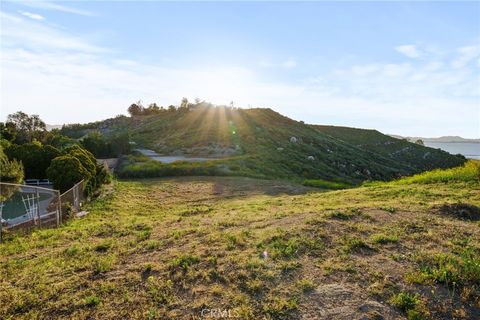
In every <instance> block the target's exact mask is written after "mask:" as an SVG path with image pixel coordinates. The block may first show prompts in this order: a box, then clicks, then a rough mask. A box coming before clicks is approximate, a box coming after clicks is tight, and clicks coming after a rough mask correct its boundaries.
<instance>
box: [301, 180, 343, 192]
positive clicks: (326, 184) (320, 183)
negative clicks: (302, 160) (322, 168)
mask: <svg viewBox="0 0 480 320" xmlns="http://www.w3.org/2000/svg"><path fill="white" fill-rule="evenodd" d="M303 185H304V186H307V187H315V188H323V189H332V190H339V189H347V188H350V187H351V185H349V184H347V183H344V182H334V181H326V180H321V179H306V180H305V181H303Z"/></svg>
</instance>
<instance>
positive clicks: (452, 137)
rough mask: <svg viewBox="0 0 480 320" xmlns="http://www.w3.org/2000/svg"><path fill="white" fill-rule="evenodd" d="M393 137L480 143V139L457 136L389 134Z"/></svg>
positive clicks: (427, 140) (426, 140)
mask: <svg viewBox="0 0 480 320" xmlns="http://www.w3.org/2000/svg"><path fill="white" fill-rule="evenodd" d="M390 136H391V137H393V138H397V139H407V140H409V141H417V140H422V141H424V142H473V143H480V139H466V138H462V137H459V136H443V137H438V138H423V137H402V136H399V135H394V134H391V135H390Z"/></svg>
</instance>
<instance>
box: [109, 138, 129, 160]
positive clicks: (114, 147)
mask: <svg viewBox="0 0 480 320" xmlns="http://www.w3.org/2000/svg"><path fill="white" fill-rule="evenodd" d="M110 145H111V154H112V155H113V156H114V157H118V156H120V155H121V154H127V153H130V151H131V145H130V134H129V133H128V132H124V133H119V134H117V135H115V136H113V137H112V138H111V139H110Z"/></svg>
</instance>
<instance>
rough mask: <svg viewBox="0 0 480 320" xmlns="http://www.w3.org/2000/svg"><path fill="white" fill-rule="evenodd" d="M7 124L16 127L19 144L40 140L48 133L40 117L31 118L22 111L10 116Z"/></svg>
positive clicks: (33, 116)
mask: <svg viewBox="0 0 480 320" xmlns="http://www.w3.org/2000/svg"><path fill="white" fill-rule="evenodd" d="M7 123H10V125H11V126H14V127H15V130H16V132H17V139H16V141H17V142H19V143H23V142H32V141H33V139H39V140H40V139H41V138H42V137H43V135H44V134H45V133H46V131H47V126H46V125H45V122H43V121H42V120H41V119H40V117H39V116H38V115H36V114H34V115H31V116H29V115H28V114H26V113H25V112H22V111H18V112H16V113H12V114H9V115H8V117H7Z"/></svg>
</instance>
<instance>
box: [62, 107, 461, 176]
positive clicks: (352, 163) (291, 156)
mask: <svg viewBox="0 0 480 320" xmlns="http://www.w3.org/2000/svg"><path fill="white" fill-rule="evenodd" d="M69 130H70V131H69ZM88 130H100V131H102V132H103V133H105V134H110V133H112V132H115V131H118V130H128V131H129V132H130V134H131V137H132V140H133V141H134V142H136V143H137V145H138V146H143V147H147V148H150V149H153V150H155V151H157V152H158V153H161V154H183V155H196V156H210V157H220V158H222V160H217V161H210V162H206V163H202V164H198V163H197V164H195V165H194V166H193V169H192V168H190V167H188V166H187V165H185V164H183V165H181V164H173V165H170V166H169V168H168V170H167V169H166V166H167V165H164V166H163V167H162V168H159V166H158V165H153V164H149V165H148V166H146V167H144V168H149V169H148V170H150V171H149V172H147V173H145V172H144V173H142V176H145V175H147V176H149V175H154V176H155V175H164V174H167V173H166V172H168V174H169V175H170V174H188V173H189V172H191V173H193V174H198V173H203V174H223V175H248V176H256V177H266V178H270V177H275V178H282V179H294V180H302V179H325V180H329V181H341V182H348V183H359V182H361V181H363V180H387V179H392V178H396V177H399V176H404V175H411V174H413V173H417V172H420V171H424V170H428V169H432V168H446V167H452V166H457V165H460V164H462V163H463V162H464V161H465V160H464V159H463V158H461V157H456V156H452V155H450V154H448V153H446V152H443V151H438V150H435V149H430V148H426V147H422V146H418V145H415V144H412V143H409V142H406V141H400V140H398V139H394V138H391V137H388V136H386V135H383V134H381V133H379V132H377V131H370V130H362V129H352V128H340V127H326V126H313V125H307V124H304V123H302V122H297V121H294V120H292V119H289V118H287V117H284V116H282V115H281V114H279V113H277V112H275V111H273V110H271V109H260V108H256V109H234V108H228V107H209V106H201V105H200V106H197V107H195V108H190V109H189V108H181V109H179V110H176V111H165V112H162V113H161V114H158V115H152V116H138V117H130V118H127V117H118V118H115V119H109V120H106V121H103V122H97V123H93V124H87V125H83V126H82V125H80V126H77V127H76V128H75V130H73V129H72V127H66V128H64V129H62V131H63V132H64V133H66V132H67V131H68V132H69V133H70V134H71V135H74V136H76V137H79V136H81V135H82V134H85V133H86V132H88ZM203 169H205V170H203ZM179 170H181V172H180V171H179ZM189 170H190V171H189ZM202 170H203V171H202ZM126 176H135V174H134V172H129V174H127V175H126Z"/></svg>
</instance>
